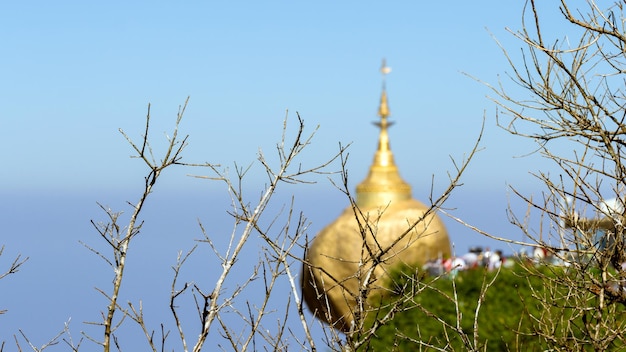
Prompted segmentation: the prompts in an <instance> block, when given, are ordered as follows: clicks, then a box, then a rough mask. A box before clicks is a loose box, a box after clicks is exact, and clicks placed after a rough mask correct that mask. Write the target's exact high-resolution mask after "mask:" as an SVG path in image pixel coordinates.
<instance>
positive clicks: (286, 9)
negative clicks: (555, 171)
mask: <svg viewBox="0 0 626 352" xmlns="http://www.w3.org/2000/svg"><path fill="white" fill-rule="evenodd" d="M522 8H523V1H494V0H491V1H486V0H481V1H473V2H450V1H445V2H437V1H430V2H421V1H420V2H418V1H396V2H381V1H375V2H374V1H342V2H331V1H317V2H295V1H294V2H287V1H267V2H261V1H258V2H257V1H231V2H227V1H221V2H215V1H206V2H200V1H187V2H164V1H150V2H148V1H132V2H130V1H129V2H126V1H107V2H86V1H7V2H2V3H1V4H0V38H1V39H2V40H1V43H2V49H1V50H2V55H0V127H1V128H2V130H3V131H4V133H3V137H2V139H0V146H1V147H2V160H3V166H2V167H1V168H0V181H2V186H0V206H1V207H0V209H1V210H3V212H2V213H0V221H2V223H3V229H2V232H1V236H2V237H1V238H2V241H0V243H6V244H7V253H8V254H9V255H11V254H16V253H22V254H23V255H25V256H30V257H31V260H30V262H29V263H28V264H27V266H26V267H25V268H24V269H23V271H22V272H21V273H20V274H18V275H17V276H15V277H11V278H8V279H4V280H2V281H0V290H1V291H2V292H8V291H12V290H13V289H14V288H15V287H19V290H16V291H14V292H17V294H16V295H12V296H10V298H6V294H3V295H2V297H3V299H2V300H1V301H2V303H1V304H2V306H0V309H7V308H8V309H9V313H7V315H2V316H0V326H2V328H1V329H0V339H7V340H8V339H9V337H10V336H11V335H12V334H14V333H16V331H17V328H18V327H23V328H26V325H25V323H24V322H25V320H24V319H23V318H24V317H25V316H29V314H31V313H30V312H31V310H33V309H35V308H33V307H32V306H30V305H29V304H28V300H29V299H30V298H34V297H36V296H38V295H39V294H37V295H36V294H35V292H34V291H35V290H37V291H38V292H41V291H42V290H43V291H44V292H57V293H59V292H63V295H65V296H67V297H68V298H58V297H57V296H55V295H52V294H51V297H48V298H41V297H40V298H37V301H38V302H42V301H45V302H46V303H45V306H44V307H38V308H37V310H38V311H39V312H41V313H42V314H44V315H46V318H45V319H42V321H45V323H44V322H41V323H40V324H39V325H38V324H33V323H32V322H29V323H28V326H29V328H28V329H29V332H30V334H31V335H32V336H36V338H37V340H36V341H37V342H40V343H43V342H45V341H44V339H45V337H46V336H50V335H52V334H53V333H51V331H55V330H58V329H56V327H55V326H54V325H55V324H56V326H58V327H62V323H63V322H64V321H66V320H67V319H68V317H70V316H77V315H78V316H79V317H77V318H73V322H72V324H73V325H74V326H75V329H76V331H79V330H81V329H83V326H82V325H81V324H82V321H83V320H89V319H92V320H96V319H97V318H98V312H99V310H100V309H104V304H102V308H100V307H92V306H89V305H88V301H87V303H84V302H83V301H81V300H80V299H77V298H76V297H87V298H89V297H90V299H91V301H92V302H93V300H96V301H98V298H97V294H95V293H94V290H93V289H92V287H93V286H102V287H106V285H107V284H108V283H109V281H108V280H109V278H108V277H107V276H106V275H107V272H106V270H105V269H106V268H104V269H103V267H104V264H103V263H101V262H99V261H98V260H97V258H92V257H93V255H92V254H90V253H88V251H87V250H86V249H84V248H83V247H81V246H80V245H79V244H78V241H79V240H82V241H85V242H88V243H98V238H97V237H96V234H95V232H94V231H93V230H92V229H90V227H89V226H90V225H89V220H90V219H96V220H98V219H99V220H102V219H103V217H102V214H101V213H100V212H99V211H98V207H97V206H96V201H100V202H103V203H106V204H110V205H111V206H112V207H117V208H119V209H120V210H127V211H128V209H127V208H124V207H125V205H124V201H126V200H131V201H132V200H134V199H136V198H137V197H138V195H139V194H138V192H139V191H140V188H139V187H138V186H140V185H141V182H142V180H143V177H144V170H143V169H142V168H141V165H140V164H139V162H138V161H137V160H132V159H130V158H129V155H130V154H131V149H130V148H129V146H128V145H127V144H126V142H125V140H124V139H123V138H122V136H121V135H120V134H119V132H118V128H122V129H124V130H125V131H126V132H127V133H128V134H130V135H131V136H133V137H135V138H137V139H138V138H140V135H141V133H142V132H143V127H144V117H145V114H146V110H147V105H148V103H150V104H152V116H153V136H154V137H155V138H156V139H154V141H155V142H154V143H157V142H158V141H159V138H161V140H164V138H165V133H166V132H167V131H170V130H171V127H172V126H173V124H174V120H175V116H176V112H177V110H178V107H179V105H181V104H183V103H184V101H185V99H186V98H187V97H188V96H189V97H190V101H189V106H188V108H187V112H186V116H185V118H184V120H183V122H182V125H181V133H183V134H189V135H190V139H189V147H188V148H187V150H186V152H185V154H184V161H187V162H211V163H216V164H222V165H225V166H227V165H232V163H233V162H237V163H238V164H241V165H247V164H249V163H251V162H253V161H254V160H255V158H256V154H257V152H258V150H259V148H261V149H262V150H264V151H265V153H268V154H270V153H273V152H274V146H275V143H276V142H278V141H279V139H280V136H281V128H282V123H283V120H284V118H285V115H286V112H287V111H288V115H289V121H290V123H292V124H295V114H296V112H298V113H299V114H300V116H301V117H302V118H303V119H304V121H305V124H306V126H307V128H309V129H310V130H312V129H314V128H315V127H316V126H317V125H319V130H318V131H317V134H316V137H315V138H314V140H313V143H312V145H311V146H310V148H309V150H308V153H307V154H306V155H305V156H304V159H303V160H304V161H303V162H310V163H314V162H318V161H320V160H323V159H325V158H327V157H330V156H331V155H332V154H333V153H335V152H336V151H337V149H338V143H339V142H341V143H344V144H347V143H352V145H351V147H350V149H349V153H350V159H349V160H350V162H349V164H348V168H349V171H350V180H351V183H352V187H353V186H354V185H355V184H356V183H358V182H360V181H361V180H362V179H363V178H364V177H365V175H366V172H367V168H368V166H369V164H370V162H371V159H372V156H373V152H374V150H375V147H376V138H377V130H376V128H375V127H373V126H372V125H371V122H373V121H375V120H376V119H377V116H376V110H377V106H378V100H379V96H380V90H381V75H380V72H379V67H380V64H381V60H382V59H383V58H386V59H387V63H388V65H389V66H390V67H391V68H392V72H391V74H390V75H389V76H388V77H387V90H388V94H389V102H390V108H391V113H392V116H391V119H392V120H393V121H395V122H396V125H394V127H393V128H392V129H391V131H390V138H391V147H392V150H393V151H394V153H395V156H396V163H397V164H398V166H399V168H400V171H401V174H402V176H403V178H404V179H405V180H407V181H408V182H409V183H411V184H412V185H413V189H414V195H415V197H416V198H418V199H423V200H426V199H427V197H428V195H429V193H430V192H431V181H432V180H434V193H435V194H437V192H438V191H440V190H442V189H443V188H445V186H446V185H447V172H448V171H452V170H453V165H452V163H451V160H450V157H452V158H454V159H456V160H461V159H462V158H463V157H464V155H465V154H466V153H467V152H469V150H470V148H471V147H472V145H473V144H474V141H475V138H476V137H477V135H478V133H479V130H480V125H481V122H482V119H483V116H485V117H486V128H485V135H484V138H483V142H482V147H483V150H482V151H481V152H480V153H479V154H478V155H477V156H476V159H475V161H474V163H472V164H471V166H470V167H469V169H468V172H467V174H466V177H465V178H464V179H463V183H464V185H463V186H462V188H461V189H460V190H459V191H458V192H457V193H456V194H455V196H453V197H452V199H451V200H450V204H449V206H450V207H452V208H456V210H455V211H454V212H453V213H454V214H455V215H457V216H461V217H463V218H464V220H466V221H467V222H469V223H472V224H476V225H479V226H481V227H483V228H485V229H486V230H488V231H490V232H493V233H495V234H497V235H503V236H505V237H509V238H514V239H521V234H519V233H518V232H516V231H515V229H514V228H513V227H512V226H510V225H508V221H507V218H506V207H507V203H508V202H509V201H510V199H509V196H508V194H509V193H510V192H509V191H508V185H514V186H517V187H519V188H521V189H524V190H535V187H536V186H537V185H538V183H537V182H536V181H533V177H532V176H531V175H530V172H534V171H537V170H549V167H550V166H549V164H548V163H546V162H545V161H543V160H542V159H541V158H540V157H539V156H538V155H532V156H530V157H523V158H520V157H519V156H522V155H526V154H527V153H529V152H530V151H532V150H533V145H532V143H529V142H528V141H523V140H520V139H518V138H515V137H513V136H510V135H508V134H507V133H506V132H505V131H503V130H501V129H499V128H497V127H496V125H495V104H494V103H493V102H491V101H490V100H489V99H488V98H487V97H486V95H488V94H489V91H488V89H487V88H486V87H485V86H484V85H482V84H480V83H478V82H476V81H475V80H472V79H471V78H468V77H467V76H466V75H464V73H467V74H470V75H472V76H475V77H478V78H480V79H482V80H484V81H487V82H490V83H494V84H495V83H497V82H498V80H499V79H500V78H501V79H502V82H503V84H504V85H505V86H507V87H508V88H510V90H511V92H512V93H515V94H519V95H518V96H520V97H525V96H526V95H525V94H526V93H525V92H521V91H519V90H518V88H517V87H515V86H514V85H513V84H512V83H511V82H509V81H507V79H506V72H507V70H508V67H507V62H506V60H505V58H504V56H503V55H502V53H501V51H500V49H499V48H498V46H497V45H496V42H495V41H494V39H493V38H492V35H493V36H495V37H496V38H497V39H498V40H499V41H500V42H501V43H502V44H503V46H504V47H506V48H507V49H509V50H511V52H512V53H513V56H514V57H516V58H519V49H520V48H521V47H522V43H520V42H519V41H518V40H516V39H515V38H514V37H513V36H512V35H511V34H510V33H508V32H507V31H506V30H505V27H510V28H512V29H513V30H517V29H519V28H520V26H521V13H522ZM551 11H552V12H549V13H548V15H547V18H548V20H547V21H546V22H549V19H550V16H553V15H554V13H556V12H555V9H552V10H551ZM555 28H556V27H555ZM557 34H558V33H557ZM335 169H336V168H335ZM255 172H256V171H254V172H253V173H252V174H251V177H250V178H249V179H248V181H247V183H246V185H247V186H246V187H249V188H250V189H251V190H255V189H259V190H260V187H261V186H262V185H263V183H264V182H265V179H264V178H262V177H261V176H260V175H261V174H260V173H255ZM189 173H193V172H191V171H190V170H179V171H174V172H173V173H172V174H170V175H169V176H167V177H165V178H164V180H163V181H164V182H163V184H160V185H159V187H160V188H157V190H156V191H157V193H158V192H159V191H162V192H163V193H162V196H158V197H161V198H157V199H155V203H154V204H153V205H151V206H152V208H150V209H149V211H150V212H152V213H150V212H148V214H153V216H154V219H155V220H154V221H155V222H157V225H155V227H154V228H153V230H154V231H156V232H158V231H159V230H160V231H164V230H163V229H165V228H169V227H168V226H170V227H171V228H172V230H171V231H174V232H177V234H176V235H173V239H172V237H167V235H162V234H158V233H157V234H155V235H152V236H156V237H159V236H161V235H162V236H165V237H164V238H169V240H168V241H163V243H162V246H161V247H158V245H156V244H150V243H149V242H146V243H145V244H144V245H146V246H155V247H154V248H155V251H157V250H158V253H162V255H163V256H165V258H161V259H160V261H162V262H164V263H166V264H167V265H166V266H165V269H164V270H165V272H166V275H169V272H168V271H167V270H168V269H167V266H168V265H171V264H173V263H174V261H175V255H176V253H175V251H177V250H181V249H186V248H189V247H190V246H191V245H193V238H198V237H200V234H199V233H198V230H197V226H196V220H195V219H197V218H201V219H202V218H204V219H206V218H207V217H210V216H211V215H207V212H208V211H209V210H211V211H215V212H219V213H220V214H223V213H224V212H225V211H226V210H228V204H229V203H228V201H227V199H222V198H219V197H216V196H215V194H216V192H222V193H223V192H224V189H223V186H222V184H217V183H210V182H209V181H199V180H198V179H193V178H189V177H186V176H185V175H186V174H189ZM315 181H318V182H319V183H318V184H317V185H315V186H311V188H310V191H307V190H303V191H300V190H298V192H299V194H300V196H301V197H302V200H301V203H299V207H301V209H302V210H303V211H304V212H305V213H306V214H307V216H308V217H309V218H310V219H311V220H312V221H313V223H312V225H311V229H312V232H316V231H317V230H319V229H321V227H323V226H324V225H325V224H327V223H328V222H330V221H331V220H332V219H333V218H334V217H335V216H337V215H338V214H339V212H340V211H341V209H342V208H343V207H345V206H346V205H347V202H346V201H345V200H344V199H342V198H341V195H340V194H338V192H337V191H336V190H335V189H334V187H333V186H332V185H331V184H330V182H329V181H328V180H327V179H326V178H325V177H319V178H317V179H315ZM189 194H194V195H195V196H196V197H199V198H200V199H195V198H194V201H193V202H191V201H189V202H187V201H182V200H181V199H184V197H185V196H188V195H189ZM203 197H205V199H206V204H204V205H203V202H202V199H204V198H203ZM216 199H218V200H219V199H222V200H223V203H220V202H219V201H217V200H216ZM78 200H80V201H78ZM159 200H160V201H161V203H158V202H159ZM324 202H327V204H324ZM512 202H513V203H514V204H515V201H512ZM192 203H193V206H190V204H192ZM172 204H180V206H181V207H183V208H184V207H187V208H185V209H187V210H186V211H180V212H176V207H173V206H172ZM519 209H520V210H519V212H521V213H522V214H523V211H524V209H523V207H522V208H519ZM163 214H167V215H168V216H166V218H167V219H168V220H167V221H169V222H168V224H169V225H168V226H161V227H160V223H159V222H158V220H157V219H161V221H164V220H163ZM177 216H178V217H177ZM146 217H147V221H149V220H150V219H151V218H149V215H146ZM225 219H226V220H222V221H228V218H225ZM445 221H446V223H447V224H448V225H449V228H450V232H451V237H452V239H453V241H454V242H455V246H456V247H457V248H458V250H459V251H461V252H464V251H465V250H466V249H467V247H468V246H470V245H475V244H482V243H483V241H484V243H490V242H489V241H486V240H483V239H481V238H480V237H478V236H477V235H475V234H473V233H471V231H469V230H468V229H464V228H462V227H459V226H457V225H455V224H454V223H453V222H452V221H451V220H449V219H445ZM216 226H217V227H219V228H221V227H225V228H227V226H225V225H223V224H220V225H216ZM182 228H184V229H185V231H186V232H187V233H186V235H184V236H183V235H180V234H179V233H178V232H181V231H182V230H181V229H182ZM145 236H149V234H145ZM159 238H160V237H159ZM146 241H147V240H146ZM172 241H174V242H172ZM176 241H180V242H176ZM159 243H160V242H159ZM172 243H174V244H172ZM157 247H158V248H157ZM504 247H505V252H510V250H509V249H507V248H506V246H504ZM151 248H152V247H151ZM168 250H169V251H168ZM253 253H256V252H255V250H254V249H253ZM131 255H132V254H131ZM142 255H144V256H147V257H150V256H151V254H146V253H143V254H141V252H139V254H137V256H138V257H139V258H142V259H141V260H138V261H140V262H144V259H146V258H144V257H142ZM84 258H89V259H84ZM7 260H8V257H4V256H3V257H2V258H0V264H2V263H6V262H7ZM146 260H147V259H146ZM77 261H80V262H77ZM83 263H85V265H83ZM76 265H77V266H78V267H74V266H76ZM85 266H87V267H89V268H92V267H93V268H97V269H93V270H94V271H90V270H91V269H89V271H88V270H87V269H85V268H84V267H85ZM60 268H63V269H60ZM149 270H151V269H149ZM209 270H210V269H209ZM94 272H104V274H103V275H104V278H95V277H96V274H94ZM155 272H156V271H155ZM155 275H156V274H155ZM157 276H158V275H157ZM61 277H62V278H61ZM69 278H71V280H69ZM68 280H69V281H68ZM168 280H169V276H168V277H167V279H166V281H168ZM18 285H23V286H18ZM68 286H71V287H68ZM133 289H137V291H133ZM66 290H67V292H65V291H66ZM128 290H129V292H132V293H136V294H137V296H141V292H142V291H141V290H140V288H136V287H135V288H133V287H132V285H131V287H129V288H128ZM166 294H167V293H166ZM31 295H32V296H31ZM94 296H95V298H94ZM29 297H30V298H29ZM54 297H56V298H54ZM64 300H67V302H66V301H64ZM101 301H102V300H101ZM55 302H57V303H55ZM59 302H60V303H59ZM63 302H65V303H67V306H66V305H65V304H64V303H63ZM77 302H78V303H77ZM72 303H73V304H74V305H75V306H78V307H71V304H72ZM101 303H102V302H101ZM5 304H6V305H7V306H6V307H5V306H4V305H5ZM42 304H43V303H42ZM12 305H13V306H12ZM59 305H60V306H61V308H59V307H56V308H54V309H52V308H49V307H50V306H59ZM46 309H50V310H51V311H50V312H47V311H46ZM64 311H67V313H63V312H64ZM7 321H8V322H9V324H8V325H7V324H6V323H5V322H7ZM19 324H21V325H19ZM7 326H9V327H11V329H9V330H10V331H8V330H7V329H6V328H5V327H7ZM50 326H52V327H50ZM75 334H78V332H76V333H75Z"/></svg>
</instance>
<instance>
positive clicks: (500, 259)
mask: <svg viewBox="0 0 626 352" xmlns="http://www.w3.org/2000/svg"><path fill="white" fill-rule="evenodd" d="M508 265H513V262H512V261H511V260H510V259H508V258H507V257H505V256H504V254H503V253H502V251H501V250H499V249H498V250H495V251H492V250H491V249H490V248H489V247H486V248H485V249H484V250H483V248H482V247H472V248H470V249H469V252H467V253H465V254H463V255H462V256H452V257H449V258H439V259H435V260H431V261H428V262H426V264H424V266H423V269H424V271H426V272H427V273H428V274H429V275H431V276H439V275H443V274H450V275H452V276H455V275H456V274H457V273H458V272H459V271H462V270H469V269H477V268H486V269H487V270H497V269H499V268H500V267H502V266H508Z"/></svg>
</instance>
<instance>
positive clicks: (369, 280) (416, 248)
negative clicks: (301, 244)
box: [302, 67, 451, 332]
mask: <svg viewBox="0 0 626 352" xmlns="http://www.w3.org/2000/svg"><path fill="white" fill-rule="evenodd" d="M383 68H384V67H383ZM381 71H382V72H383V73H384V74H386V73H388V72H389V70H381ZM378 114H379V116H380V118H381V120H380V121H379V122H377V123H376V125H377V126H378V127H380V134H379V141H378V149H377V151H376V154H375V155H374V161H373V163H372V165H371V167H370V170H369V174H368V176H367V177H366V179H365V180H364V181H363V182H361V183H360V184H359V185H358V186H357V195H356V201H355V203H354V204H351V205H350V206H348V207H347V208H346V209H345V210H344V212H343V213H342V214H341V215H340V216H339V217H338V218H337V219H336V220H335V221H334V222H332V223H331V224H330V225H328V226H326V227H325V228H324V229H323V230H322V231H321V232H320V233H318V234H317V235H316V236H315V238H314V239H313V241H312V242H311V244H310V246H309V248H308V249H307V251H306V253H305V258H304V266H303V273H302V290H303V295H304V300H305V301H306V303H307V305H308V306H309V308H310V309H311V311H312V312H313V314H314V315H315V316H316V317H317V318H318V319H321V320H322V321H325V322H326V323H328V324H330V325H331V326H333V327H334V328H336V329H339V330H341V331H344V332H347V331H349V330H350V328H351V326H352V324H353V323H354V321H356V320H357V317H356V315H358V314H364V312H367V311H368V310H370V309H372V307H374V308H375V305H376V302H375V297H379V295H380V294H381V293H383V292H384V291H383V290H384V288H383V283H384V282H385V280H386V279H387V278H388V274H389V272H390V270H392V269H393V268H394V267H397V266H399V265H407V266H410V267H414V268H417V267H420V266H421V265H422V264H424V263H425V262H426V261H428V260H431V259H436V258H440V257H448V256H450V253H451V249H450V240H449V238H448V233H447V231H446V228H445V226H444V224H443V222H442V221H441V219H440V218H439V216H437V214H436V213H435V209H431V207H429V206H426V205H425V204H423V203H421V202H419V201H417V200H415V199H413V198H412V196H411V186H410V185H409V184H408V183H406V182H404V180H402V178H401V177H400V174H399V172H398V168H397V167H396V165H395V162H394V159H393V154H392V152H391V149H390V145H389V137H388V133H387V129H388V127H389V126H390V125H391V123H390V122H389V121H388V120H387V118H388V117H389V107H388V103H387V94H386V91H385V87H384V85H383V92H382V96H381V102H380V107H379V111H378Z"/></svg>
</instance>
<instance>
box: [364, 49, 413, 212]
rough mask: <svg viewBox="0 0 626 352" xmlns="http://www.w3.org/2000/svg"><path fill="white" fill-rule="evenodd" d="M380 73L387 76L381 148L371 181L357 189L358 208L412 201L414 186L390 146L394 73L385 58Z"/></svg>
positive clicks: (381, 107) (381, 108) (381, 110)
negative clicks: (403, 174) (390, 77)
mask: <svg viewBox="0 0 626 352" xmlns="http://www.w3.org/2000/svg"><path fill="white" fill-rule="evenodd" d="M380 72H381V73H382V74H383V87H382V93H381V96H380V105H379V107H378V116H379V117H380V120H379V121H377V122H375V123H374V124H375V125H376V126H378V127H379V128H380V132H379V135H378V149H377V150H376V154H375V155H374V160H373V162H372V165H371V166H370V171H369V174H368V176H367V178H366V179H365V180H363V182H361V183H360V184H359V185H358V186H357V188H356V190H357V205H359V206H360V207H368V206H387V205H389V202H391V201H392V200H406V199H410V198H411V186H410V185H409V184H408V183H406V182H405V181H404V180H402V178H401V177H400V173H399V172H398V168H397V166H396V164H395V162H394V159H393V153H392V152H391V147H390V143H389V133H388V129H389V127H390V126H391V125H392V124H393V123H392V122H390V121H389V115H390V112H389V102H388V100H387V88H386V77H387V75H388V74H389V73H390V72H391V68H390V67H388V66H387V64H386V61H385V60H384V59H383V64H382V67H381V69H380Z"/></svg>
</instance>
